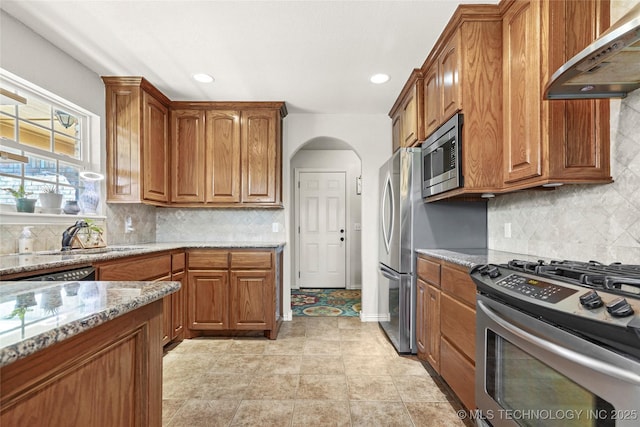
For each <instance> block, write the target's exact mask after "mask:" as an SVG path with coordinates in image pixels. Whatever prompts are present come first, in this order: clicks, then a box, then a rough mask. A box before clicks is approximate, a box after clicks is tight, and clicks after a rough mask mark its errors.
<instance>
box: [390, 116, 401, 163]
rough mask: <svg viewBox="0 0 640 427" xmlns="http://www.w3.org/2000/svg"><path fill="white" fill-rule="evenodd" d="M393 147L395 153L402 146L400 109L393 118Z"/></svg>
mask: <svg viewBox="0 0 640 427" xmlns="http://www.w3.org/2000/svg"><path fill="white" fill-rule="evenodd" d="M391 144H392V146H391V149H392V153H395V152H396V150H397V149H398V148H400V147H401V146H402V114H401V112H400V111H398V112H397V113H396V115H395V116H394V117H393V119H392V120H391Z"/></svg>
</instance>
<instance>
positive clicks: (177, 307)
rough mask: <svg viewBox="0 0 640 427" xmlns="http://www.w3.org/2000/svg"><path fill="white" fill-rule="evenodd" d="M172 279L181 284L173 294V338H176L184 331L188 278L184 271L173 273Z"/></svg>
mask: <svg viewBox="0 0 640 427" xmlns="http://www.w3.org/2000/svg"><path fill="white" fill-rule="evenodd" d="M171 280H173V281H174V282H180V284H181V287H180V290H179V291H178V292H174V293H173V294H171V339H172V340H175V339H178V338H180V337H181V336H182V334H183V333H184V321H185V316H184V304H185V301H184V300H185V298H184V296H185V295H186V294H187V290H186V286H187V280H186V276H185V273H184V271H181V272H180V273H173V274H172V275H171Z"/></svg>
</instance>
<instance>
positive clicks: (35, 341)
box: [0, 281, 181, 367]
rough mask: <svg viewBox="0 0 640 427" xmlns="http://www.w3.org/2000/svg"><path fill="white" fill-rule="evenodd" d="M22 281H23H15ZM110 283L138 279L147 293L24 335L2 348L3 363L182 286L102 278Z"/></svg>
mask: <svg viewBox="0 0 640 427" xmlns="http://www.w3.org/2000/svg"><path fill="white" fill-rule="evenodd" d="M11 283H19V282H11ZM60 283H64V282H50V284H51V286H56V285H59V284H60ZM102 283H109V284H110V285H112V286H116V287H117V286H118V284H119V283H126V284H127V285H129V286H130V285H131V284H132V283H138V284H140V285H141V286H142V289H143V293H142V294H141V295H140V296H137V297H134V298H132V299H131V300H128V301H126V302H118V303H115V304H113V305H110V306H107V307H105V308H103V309H101V310H99V311H96V312H94V313H91V314H88V315H87V316H85V317H82V318H80V319H76V320H72V321H70V322H68V323H65V324H64V325H61V326H58V327H55V328H52V329H50V330H48V331H46V332H43V333H40V334H38V335H36V336H33V337H30V338H27V339H24V340H22V341H20V342H17V343H15V344H11V345H8V346H6V347H2V348H0V367H3V366H6V365H9V364H11V363H13V362H16V361H17V360H20V359H23V358H25V357H27V356H30V355H32V354H34V353H37V352H38V351H41V350H44V349H45V348H48V347H51V346H52V345H54V344H56V343H58V342H61V341H64V340H66V339H68V338H71V337H73V336H75V335H78V334H80V333H82V332H85V331H87V330H90V329H92V328H95V327H97V326H99V325H102V324H104V323H106V322H108V321H110V320H113V319H115V318H117V317H119V316H122V315H124V314H126V313H129V312H132V311H134V310H136V309H138V308H140V307H143V306H145V305H147V304H150V303H152V302H154V301H157V300H160V299H162V298H163V297H165V296H167V295H169V294H172V293H174V292H176V291H178V290H179V289H180V286H181V285H180V282H120V281H117V282H115V281H114V282H102Z"/></svg>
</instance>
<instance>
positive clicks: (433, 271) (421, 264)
mask: <svg viewBox="0 0 640 427" xmlns="http://www.w3.org/2000/svg"><path fill="white" fill-rule="evenodd" d="M416 263H417V270H418V277H419V278H421V279H422V280H424V281H425V282H429V283H431V284H432V285H436V286H440V264H438V263H437V262H433V261H429V260H428V259H426V258H422V257H418V260H417V261H416Z"/></svg>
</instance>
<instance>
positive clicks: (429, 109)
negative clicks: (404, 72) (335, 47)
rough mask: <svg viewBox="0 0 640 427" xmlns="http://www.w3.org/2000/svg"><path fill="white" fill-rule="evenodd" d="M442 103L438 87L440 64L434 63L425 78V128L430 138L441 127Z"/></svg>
mask: <svg viewBox="0 0 640 427" xmlns="http://www.w3.org/2000/svg"><path fill="white" fill-rule="evenodd" d="M441 103H442V100H441V93H440V86H439V85H438V64H437V63H433V64H432V66H431V67H430V68H429V69H428V70H427V72H426V74H425V76H424V126H425V134H426V136H429V135H431V134H432V133H433V131H435V130H436V129H438V126H439V125H440V120H441V118H440V105H441Z"/></svg>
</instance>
